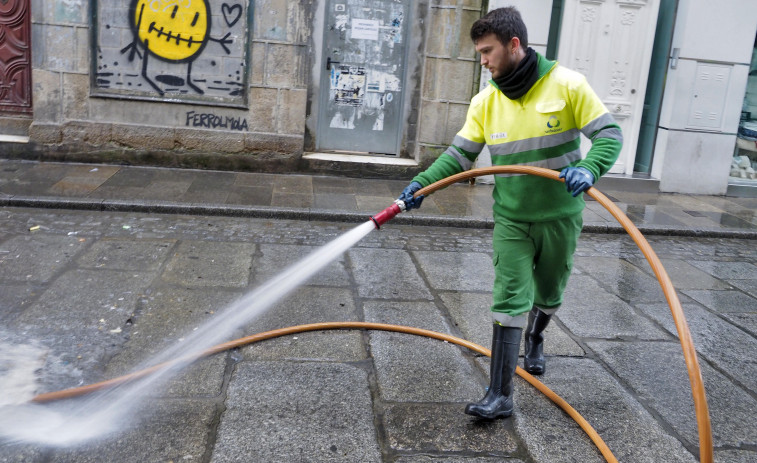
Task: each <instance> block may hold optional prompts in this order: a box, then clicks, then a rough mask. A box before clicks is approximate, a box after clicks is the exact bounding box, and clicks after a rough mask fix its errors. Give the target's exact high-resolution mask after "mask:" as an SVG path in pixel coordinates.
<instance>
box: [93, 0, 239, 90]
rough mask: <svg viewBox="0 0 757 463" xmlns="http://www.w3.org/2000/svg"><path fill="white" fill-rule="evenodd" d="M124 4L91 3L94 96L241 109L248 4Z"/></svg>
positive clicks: (155, 0)
mask: <svg viewBox="0 0 757 463" xmlns="http://www.w3.org/2000/svg"><path fill="white" fill-rule="evenodd" d="M126 3H127V2H125V1H123V0H98V2H97V8H98V10H97V11H98V14H97V16H96V17H97V34H96V35H97V43H96V47H95V50H94V59H93V65H94V66H95V67H96V69H95V72H94V75H95V81H94V85H93V88H94V92H95V93H100V94H105V95H109V94H115V95H118V96H119V97H128V96H134V97H136V98H144V97H147V98H151V99H152V98H161V99H164V100H167V101H178V102H217V103H222V104H239V105H245V104H246V92H245V88H246V84H247V82H246V80H247V52H246V50H247V47H246V46H245V44H246V43H248V37H247V34H248V27H247V25H248V21H247V14H248V12H247V6H248V2H245V1H243V0H224V1H214V0H131V1H130V2H128V4H126ZM125 4H126V5H125Z"/></svg>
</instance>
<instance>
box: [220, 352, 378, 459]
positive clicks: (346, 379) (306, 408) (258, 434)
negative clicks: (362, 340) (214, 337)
mask: <svg viewBox="0 0 757 463" xmlns="http://www.w3.org/2000/svg"><path fill="white" fill-rule="evenodd" d="M303 458H304V459H305V460H306V461H331V462H350V463H352V462H355V461H362V462H379V461H381V451H380V449H379V445H378V442H377V440H376V433H375V431H374V428H373V408H372V405H371V395H370V391H369V385H368V375H367V373H366V372H365V371H363V370H362V369H360V368H358V367H355V366H352V365H347V364H340V363H293V362H262V361H261V362H259V361H256V362H241V363H239V364H238V365H237V366H236V371H235V372H234V374H233V376H232V378H231V383H230V384H229V393H228V399H227V401H226V410H225V412H224V414H223V417H222V420H221V424H220V427H219V430H218V438H217V440H216V443H215V446H214V448H213V457H212V459H211V461H212V462H238V461H302V459H303Z"/></svg>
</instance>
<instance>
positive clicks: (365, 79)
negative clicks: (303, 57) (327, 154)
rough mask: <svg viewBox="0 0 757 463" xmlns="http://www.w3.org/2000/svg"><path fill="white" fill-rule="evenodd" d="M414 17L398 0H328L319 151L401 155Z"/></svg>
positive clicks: (317, 145) (317, 146) (404, 4)
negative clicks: (409, 41)
mask: <svg viewBox="0 0 757 463" xmlns="http://www.w3.org/2000/svg"><path fill="white" fill-rule="evenodd" d="M408 15H409V2H401V1H397V0H370V1H365V0H329V1H328V2H327V4H326V15H325V18H326V20H325V31H324V34H323V35H324V37H323V56H322V59H321V62H322V63H323V65H322V68H321V85H320V89H321V90H320V92H321V94H320V96H319V108H320V110H319V117H318V138H317V140H316V148H317V149H318V150H320V151H350V152H365V153H382V154H394V155H396V154H398V151H399V143H400V134H401V129H402V101H403V92H404V83H405V82H404V76H405V54H406V53H405V51H406V50H405V49H406V46H405V44H406V41H407V26H406V23H407V18H408Z"/></svg>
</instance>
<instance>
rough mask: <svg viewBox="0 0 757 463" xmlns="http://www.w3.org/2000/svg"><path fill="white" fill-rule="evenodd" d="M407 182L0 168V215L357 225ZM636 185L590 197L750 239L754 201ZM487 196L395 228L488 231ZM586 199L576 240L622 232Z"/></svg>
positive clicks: (447, 202)
mask: <svg viewBox="0 0 757 463" xmlns="http://www.w3.org/2000/svg"><path fill="white" fill-rule="evenodd" d="M408 180H409V179H398V180H382V179H355V178H348V177H330V176H328V177H327V176H310V175H297V174H262V173H249V172H221V171H203V170H191V169H169V168H157V167H137V166H115V165H99V164H75V163H40V162H33V161H22V160H10V159H0V206H12V207H50V208H65V209H85V210H106V211H107V210H112V211H128V212H161V213H188V214H208V215H226V216H240V217H262V218H273V217H275V218H284V219H298V220H326V221H340V222H344V221H346V222H361V221H363V220H364V219H365V217H367V216H370V215H373V214H376V213H378V212H380V211H381V210H383V209H384V208H386V207H387V206H389V205H390V204H391V203H392V201H394V199H395V198H396V197H397V196H398V195H399V193H400V192H401V191H402V189H403V188H404V187H405V186H406V185H407V183H408ZM644 184H645V182H644V181H641V180H632V181H631V182H630V183H629V182H622V181H618V180H617V179H615V178H613V177H610V176H608V177H606V178H602V179H600V181H599V182H598V184H597V188H598V189H599V191H601V192H602V193H603V194H605V195H606V196H607V197H608V198H609V199H610V200H612V201H613V202H614V203H615V204H616V205H617V206H618V207H619V208H620V209H621V211H623V212H624V213H625V214H626V215H627V216H628V217H629V218H630V219H631V220H632V221H633V222H634V224H635V225H636V226H637V227H638V228H639V229H640V230H641V231H642V232H643V233H645V234H669V235H689V236H710V237H714V236H723V237H739V238H757V198H755V197H726V196H708V195H688V194H665V193H658V192H656V188H650V187H648V186H644ZM639 185H641V186H639ZM492 188H493V186H492V185H491V184H484V183H482V182H481V181H479V182H477V183H476V184H475V185H471V184H470V183H469V182H464V183H459V184H455V185H451V186H449V187H447V188H446V189H444V190H440V191H437V192H436V193H434V194H433V195H431V196H429V197H428V198H425V199H424V202H423V206H422V208H421V209H419V210H417V211H416V210H413V211H411V212H409V213H406V214H402V215H400V216H398V217H396V218H395V219H394V221H395V222H399V223H409V224H410V223H411V224H415V225H433V226H436V225H441V226H443V225H449V226H457V227H474V228H481V227H483V228H486V227H491V226H492V224H493V222H492V219H491V205H492V198H491V192H492ZM650 190H652V191H650ZM586 199H587V207H586V209H585V210H584V231H587V232H617V233H623V229H622V227H621V226H620V225H618V223H617V221H616V220H615V218H613V217H612V215H610V213H608V212H607V211H606V210H605V209H604V207H602V206H601V205H600V204H599V203H597V202H596V201H593V200H591V198H589V197H588V196H587V197H586Z"/></svg>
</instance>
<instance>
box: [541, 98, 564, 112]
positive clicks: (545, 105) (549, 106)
mask: <svg viewBox="0 0 757 463" xmlns="http://www.w3.org/2000/svg"><path fill="white" fill-rule="evenodd" d="M564 107H565V100H552V101H540V102H538V103H536V110H537V111H538V112H540V113H556V112H558V111H562V109H563V108H564Z"/></svg>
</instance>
